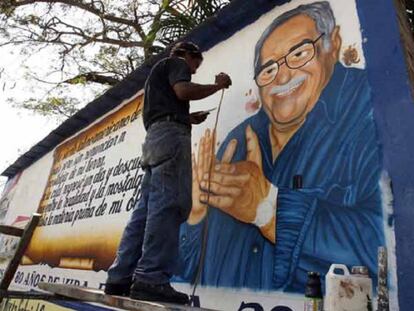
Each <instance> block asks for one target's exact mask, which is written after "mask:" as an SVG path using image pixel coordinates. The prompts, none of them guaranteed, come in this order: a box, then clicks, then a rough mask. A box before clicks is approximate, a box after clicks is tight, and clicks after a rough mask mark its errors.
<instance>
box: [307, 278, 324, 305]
mask: <svg viewBox="0 0 414 311" xmlns="http://www.w3.org/2000/svg"><path fill="white" fill-rule="evenodd" d="M322 310H323V296H322V287H321V278H320V275H319V273H318V272H308V281H307V282H306V289H305V306H304V311H322Z"/></svg>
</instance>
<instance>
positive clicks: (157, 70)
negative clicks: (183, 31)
mask: <svg viewBox="0 0 414 311" xmlns="http://www.w3.org/2000/svg"><path fill="white" fill-rule="evenodd" d="M180 81H191V70H190V67H189V66H188V65H187V63H186V61H185V60H184V59H182V58H178V57H169V58H164V59H162V60H160V61H159V62H158V63H157V64H156V65H155V66H154V67H153V68H152V70H151V72H150V74H149V76H148V79H147V81H146V83H145V94H144V126H145V128H146V129H148V126H149V125H150V124H151V123H152V122H154V121H155V120H156V119H158V118H160V117H163V116H167V115H172V116H174V117H175V118H176V120H177V122H180V123H184V124H190V105H189V102H188V100H187V101H183V100H179V99H178V98H177V95H175V92H174V89H173V86H174V84H176V83H177V82H180Z"/></svg>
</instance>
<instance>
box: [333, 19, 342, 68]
mask: <svg viewBox="0 0 414 311" xmlns="http://www.w3.org/2000/svg"><path fill="white" fill-rule="evenodd" d="M339 31H340V27H339V26H335V28H334V29H333V31H332V33H331V45H332V46H331V53H332V57H333V58H334V62H337V61H338V60H339V52H340V51H341V46H342V37H341V34H340V33H339Z"/></svg>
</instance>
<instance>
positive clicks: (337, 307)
mask: <svg viewBox="0 0 414 311" xmlns="http://www.w3.org/2000/svg"><path fill="white" fill-rule="evenodd" d="M337 272H341V273H337ZM352 272H353V273H352V274H350V273H349V270H348V268H347V267H346V266H345V265H341V264H332V265H331V267H330V269H329V271H328V273H327V274H326V277H325V284H326V297H325V311H372V280H371V279H370V277H369V275H368V269H367V268H366V267H363V266H356V267H353V268H352Z"/></svg>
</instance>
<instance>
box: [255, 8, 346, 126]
mask: <svg viewBox="0 0 414 311" xmlns="http://www.w3.org/2000/svg"><path fill="white" fill-rule="evenodd" d="M321 35H322V34H321V33H319V32H318V31H317V30H316V25H315V22H314V21H313V20H312V19H311V18H310V17H308V16H306V15H298V16H295V17H292V18H291V19H289V20H288V21H286V22H285V23H283V24H282V25H280V26H279V27H277V28H276V29H275V30H274V31H273V32H272V33H271V34H270V35H269V37H268V38H267V39H266V40H265V41H264V43H263V46H262V50H261V54H260V55H261V65H262V66H264V65H265V64H269V63H272V61H275V60H278V62H277V63H278V65H276V66H277V67H278V71H277V75H276V76H275V78H274V80H273V81H272V82H268V83H264V84H266V85H264V86H262V87H259V92H260V97H261V99H262V103H263V106H264V109H265V111H266V113H267V114H268V115H269V118H270V120H271V121H272V122H273V125H274V126H275V127H276V129H278V130H280V131H289V130H290V129H292V128H294V127H295V126H298V125H299V124H301V123H302V122H303V121H304V120H305V118H306V115H307V114H308V113H309V111H311V110H312V108H313V107H314V105H315V104H316V102H317V101H318V99H319V96H320V94H321V92H322V90H323V89H324V87H325V86H326V84H327V83H328V81H329V79H330V77H331V75H332V71H333V67H334V64H335V63H336V62H337V57H338V55H337V54H338V53H337V52H338V51H339V47H340V38H339V34H338V29H335V31H333V32H332V35H331V38H332V39H334V41H332V44H331V47H330V50H329V51H325V50H324V49H323V44H322V41H323V39H324V37H323V36H322V37H321ZM336 36H338V38H333V37H336ZM318 38H319V39H318ZM317 39H318V40H317ZM316 40H317V41H316ZM315 41H316V42H315ZM292 52H293V53H292ZM309 53H314V55H313V56H312V55H311V54H309ZM286 55H289V57H286V58H283V57H284V56H286ZM307 55H309V59H310V60H308V61H307V62H306V63H305V64H304V65H303V66H302V67H300V68H296V69H292V68H289V67H297V66H296V64H298V65H301V64H303V63H301V58H302V57H305V58H306V57H307ZM310 56H312V57H310ZM286 59H288V63H289V64H290V66H287V64H286V63H285V61H286ZM295 62H296V63H295ZM268 72H269V73H270V71H268ZM264 78H266V76H264ZM270 80H271V79H270ZM265 82H266V81H265Z"/></svg>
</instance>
